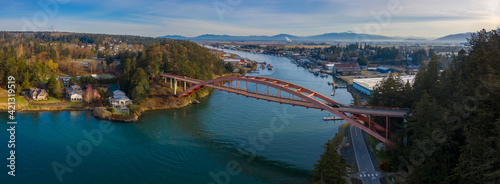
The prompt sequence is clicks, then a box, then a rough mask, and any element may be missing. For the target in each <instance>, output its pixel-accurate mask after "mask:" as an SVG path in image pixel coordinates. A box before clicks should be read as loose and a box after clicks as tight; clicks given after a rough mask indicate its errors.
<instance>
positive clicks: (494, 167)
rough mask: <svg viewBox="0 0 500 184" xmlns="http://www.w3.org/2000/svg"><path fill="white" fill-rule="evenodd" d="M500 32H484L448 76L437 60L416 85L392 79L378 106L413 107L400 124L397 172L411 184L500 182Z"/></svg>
mask: <svg viewBox="0 0 500 184" xmlns="http://www.w3.org/2000/svg"><path fill="white" fill-rule="evenodd" d="M499 31H500V30H493V31H489V32H487V31H485V30H482V31H479V32H477V33H475V34H472V36H471V38H470V39H469V44H470V49H468V50H462V51H461V52H460V53H459V54H458V55H457V56H456V57H455V58H454V60H453V62H452V64H451V66H449V67H448V68H447V69H446V70H444V71H443V72H439V70H438V66H439V63H438V62H437V61H436V58H435V57H433V59H432V60H431V62H430V63H429V64H428V65H427V66H425V67H424V68H423V69H421V70H420V71H419V73H418V75H417V78H416V80H415V83H414V84H413V85H412V86H410V85H406V84H405V82H406V81H400V80H397V78H389V79H387V80H385V82H384V83H382V84H381V85H380V86H379V87H378V88H377V89H376V90H375V91H374V92H373V93H372V94H376V95H374V96H372V97H371V99H370V103H371V104H372V105H377V106H390V107H409V108H410V113H409V115H408V117H407V118H406V119H407V122H403V121H397V122H398V123H397V126H396V127H397V128H396V129H397V130H398V138H399V147H398V148H396V149H393V150H390V151H389V154H390V156H391V159H392V160H391V163H392V170H393V171H399V172H400V174H401V177H400V179H401V180H402V179H404V180H406V182H408V183H498V182H499V181H500V141H499V140H500V57H499V56H500V35H499V33H500V32H499Z"/></svg>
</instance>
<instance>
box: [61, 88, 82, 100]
mask: <svg viewBox="0 0 500 184" xmlns="http://www.w3.org/2000/svg"><path fill="white" fill-rule="evenodd" d="M65 91H66V98H69V99H70V101H71V102H82V101H83V90H82V88H81V87H80V85H78V84H74V85H72V86H71V87H68V88H66V90H65Z"/></svg>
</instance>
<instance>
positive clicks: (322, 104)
mask: <svg viewBox="0 0 500 184" xmlns="http://www.w3.org/2000/svg"><path fill="white" fill-rule="evenodd" d="M178 79H180V80H182V78H178ZM233 81H244V82H247V83H255V84H257V85H259V84H260V85H264V86H266V87H270V88H275V89H277V90H278V93H281V91H284V92H287V93H288V94H291V95H294V96H297V97H299V98H300V99H301V100H300V101H301V102H299V101H297V100H294V101H293V100H292V101H289V100H284V99H283V98H281V96H279V97H277V98H276V97H270V95H269V92H268V93H267V97H266V96H265V95H263V94H260V93H259V92H258V90H256V92H255V93H249V91H248V88H246V89H240V88H237V89H235V88H232V87H229V84H228V85H227V86H225V85H223V83H224V82H233ZM196 82H197V83H196V84H195V85H194V86H192V87H190V88H189V89H187V90H185V91H184V92H182V93H181V94H179V95H178V97H179V98H180V97H184V96H190V95H192V94H194V93H196V92H197V91H199V90H201V89H203V88H205V87H209V88H213V89H218V90H223V91H226V92H228V93H235V94H238V95H245V96H249V97H254V98H257V99H264V100H267V101H273V102H278V103H285V104H290V105H294V106H295V105H299V106H304V107H306V108H316V109H320V110H326V111H328V112H330V113H333V114H335V115H337V116H338V117H340V118H342V119H344V120H346V121H348V122H349V123H351V124H353V125H354V126H356V127H358V128H360V129H362V130H363V131H365V132H366V133H368V134H370V135H372V136H374V137H375V138H377V139H379V140H380V141H382V142H384V143H386V144H388V145H390V146H395V145H394V143H393V142H392V141H390V140H389V139H388V136H387V135H388V134H387V132H386V137H383V136H381V135H380V134H379V133H378V132H376V131H375V130H372V129H370V128H368V127H366V126H364V125H363V124H361V123H360V122H359V121H357V120H355V119H353V118H351V117H349V116H348V115H346V114H345V113H344V112H341V111H339V110H338V109H336V108H333V107H332V105H340V103H338V102H336V101H334V100H332V99H331V98H328V97H326V96H324V95H322V94H320V93H317V92H315V91H312V90H310V89H307V88H305V87H302V86H299V85H296V84H293V83H289V82H286V81H282V80H278V79H273V78H267V77H259V76H231V77H221V78H216V79H211V80H207V81H196ZM318 99H320V100H322V101H320V100H318ZM351 114H352V115H353V117H355V118H356V119H359V120H361V121H363V122H366V123H369V121H370V120H369V119H368V118H366V117H364V116H362V115H361V114H353V113H351ZM370 125H373V127H372V128H374V129H376V130H378V131H386V130H385V129H384V127H382V126H380V125H378V124H376V123H373V124H371V122H370Z"/></svg>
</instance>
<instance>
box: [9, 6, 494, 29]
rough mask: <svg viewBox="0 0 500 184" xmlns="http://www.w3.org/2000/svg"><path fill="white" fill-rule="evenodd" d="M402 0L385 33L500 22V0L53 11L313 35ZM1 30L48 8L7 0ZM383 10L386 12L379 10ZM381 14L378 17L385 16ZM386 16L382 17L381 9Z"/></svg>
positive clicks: (163, 24)
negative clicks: (398, 10)
mask: <svg viewBox="0 0 500 184" xmlns="http://www.w3.org/2000/svg"><path fill="white" fill-rule="evenodd" d="M394 3H396V5H397V7H398V8H399V7H400V8H402V9H403V11H401V12H396V13H391V14H390V21H389V23H388V24H384V25H383V26H382V27H381V29H380V30H379V31H378V33H380V34H382V35H387V36H426V37H437V36H442V35H444V34H446V33H457V32H458V31H459V30H460V31H463V32H469V31H476V30H479V29H482V28H486V29H494V28H496V27H497V26H499V22H500V21H499V20H500V12H499V10H500V9H499V0H484V1H470V0H419V1H414V0H387V1H383V2H380V1H367V0H289V1H284V0H267V1H263V0H253V1H249V0H231V1H228V0H210V1H206V0H205V1H188V0H145V1H136V0H107V1H106V0H68V1H67V3H61V4H58V5H59V7H60V11H59V12H58V13H57V14H56V16H54V17H49V21H48V23H47V25H43V26H39V27H40V28H39V29H40V30H46V29H47V28H46V27H50V25H54V26H56V27H57V28H58V29H59V30H61V31H74V32H100V33H110V34H113V33H116V34H134V35H144V36H162V35H167V34H178V35H185V36H197V35H201V34H208V33H210V34H231V35H272V34H279V33H289V34H295V35H301V36H306V35H314V34H322V33H328V32H343V31H347V30H356V28H358V30H361V31H364V30H365V29H364V28H365V27H366V25H367V24H370V23H373V22H376V21H377V20H378V19H377V16H374V14H377V13H380V12H387V11H389V10H390V8H389V6H390V5H392V4H394ZM4 5H6V6H3V7H7V6H8V7H9V8H3V9H2V8H0V9H2V10H4V11H2V12H0V30H20V29H21V28H22V26H23V25H22V24H23V21H22V18H23V17H25V18H27V19H28V20H32V18H33V15H36V14H37V13H39V12H42V13H43V12H44V11H43V8H42V7H40V6H39V5H38V4H37V3H36V1H33V0H15V1H14V0H6V2H5V3H4ZM381 15H382V14H381ZM379 18H380V17H379ZM382 18H383V17H382Z"/></svg>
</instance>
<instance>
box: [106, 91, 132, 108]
mask: <svg viewBox="0 0 500 184" xmlns="http://www.w3.org/2000/svg"><path fill="white" fill-rule="evenodd" d="M109 103H111V105H113V107H115V108H120V109H127V106H128V105H130V104H132V100H130V99H129V98H128V97H127V95H126V94H125V92H123V91H120V90H116V91H113V97H109Z"/></svg>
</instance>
